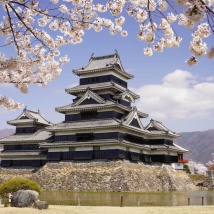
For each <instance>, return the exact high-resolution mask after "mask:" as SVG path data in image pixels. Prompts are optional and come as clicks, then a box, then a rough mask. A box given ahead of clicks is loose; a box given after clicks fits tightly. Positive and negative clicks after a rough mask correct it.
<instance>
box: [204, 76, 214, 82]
mask: <svg viewBox="0 0 214 214" xmlns="http://www.w3.org/2000/svg"><path fill="white" fill-rule="evenodd" d="M206 80H207V81H209V82H212V81H214V76H209V77H207V78H206Z"/></svg>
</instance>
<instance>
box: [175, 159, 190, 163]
mask: <svg viewBox="0 0 214 214" xmlns="http://www.w3.org/2000/svg"><path fill="white" fill-rule="evenodd" d="M188 162H189V161H188V160H187V159H179V160H178V163H188Z"/></svg>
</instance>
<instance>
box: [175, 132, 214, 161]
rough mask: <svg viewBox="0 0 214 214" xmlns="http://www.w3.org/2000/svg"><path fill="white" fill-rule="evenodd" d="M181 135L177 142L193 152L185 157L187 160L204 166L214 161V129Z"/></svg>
mask: <svg viewBox="0 0 214 214" xmlns="http://www.w3.org/2000/svg"><path fill="white" fill-rule="evenodd" d="M179 134H180V135H181V137H180V138H178V139H176V140H175V142H176V143H178V144H179V145H181V146H183V147H185V148H187V149H189V150H190V151H191V154H188V155H185V157H186V158H187V159H189V160H190V159H192V160H193V161H196V162H201V163H204V164H205V163H207V162H208V161H210V160H212V156H211V154H212V153H214V129H212V130H207V131H197V132H183V133H179Z"/></svg>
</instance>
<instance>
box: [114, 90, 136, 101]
mask: <svg viewBox="0 0 214 214" xmlns="http://www.w3.org/2000/svg"><path fill="white" fill-rule="evenodd" d="M126 96H130V98H132V99H133V100H132V102H134V100H135V99H138V98H140V96H139V95H137V94H135V93H133V92H132V91H130V90H129V89H127V90H125V91H124V92H122V93H119V94H115V95H114V98H117V99H121V98H124V97H126Z"/></svg>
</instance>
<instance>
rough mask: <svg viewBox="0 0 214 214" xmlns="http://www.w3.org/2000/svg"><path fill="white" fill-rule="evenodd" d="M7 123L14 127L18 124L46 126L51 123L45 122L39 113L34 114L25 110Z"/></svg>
mask: <svg viewBox="0 0 214 214" xmlns="http://www.w3.org/2000/svg"><path fill="white" fill-rule="evenodd" d="M7 123H8V124H10V125H15V126H16V125H18V124H43V125H46V126H49V125H51V123H50V122H49V121H47V120H46V119H45V118H44V117H43V116H42V115H41V113H40V112H39V111H38V112H35V111H31V110H28V109H26V108H25V109H24V110H23V112H22V113H21V115H19V116H18V117H17V118H16V119H15V120H10V121H8V122H7Z"/></svg>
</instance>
